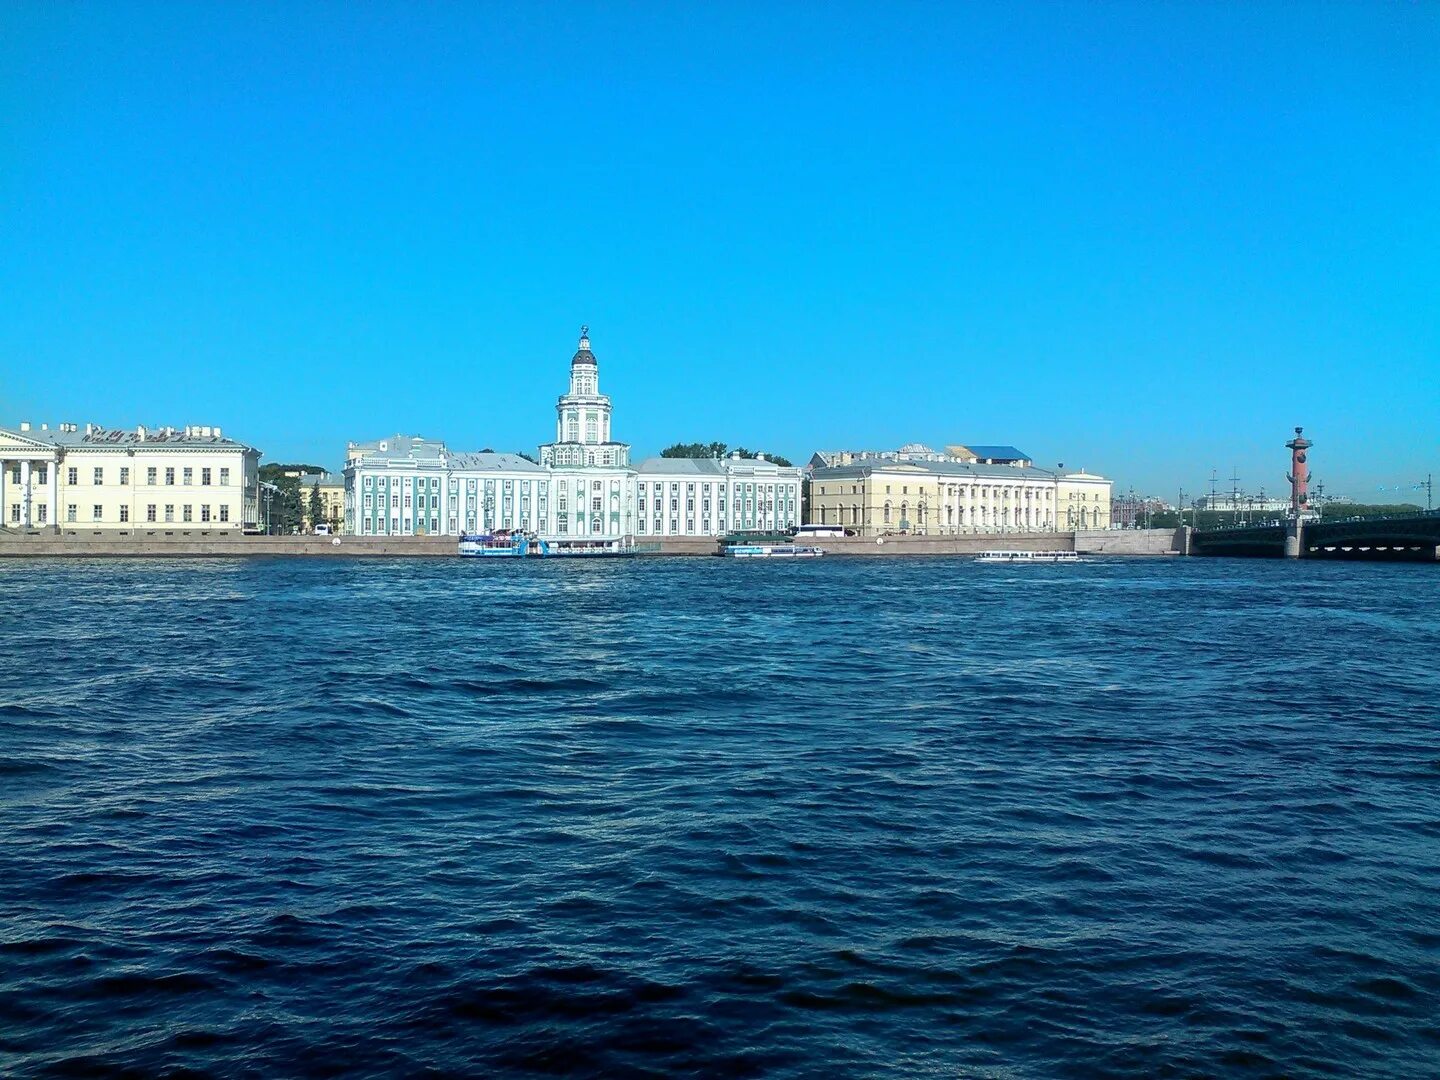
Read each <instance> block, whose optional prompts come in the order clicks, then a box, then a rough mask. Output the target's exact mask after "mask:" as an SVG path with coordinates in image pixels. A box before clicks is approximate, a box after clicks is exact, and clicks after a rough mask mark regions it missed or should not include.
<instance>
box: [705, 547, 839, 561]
mask: <svg viewBox="0 0 1440 1080" xmlns="http://www.w3.org/2000/svg"><path fill="white" fill-rule="evenodd" d="M824 554H825V550H824V549H823V548H818V547H807V546H805V545H804V544H727V545H726V546H725V555H726V556H728V557H729V558H732V559H815V558H819V557H820V556H821V555H824Z"/></svg>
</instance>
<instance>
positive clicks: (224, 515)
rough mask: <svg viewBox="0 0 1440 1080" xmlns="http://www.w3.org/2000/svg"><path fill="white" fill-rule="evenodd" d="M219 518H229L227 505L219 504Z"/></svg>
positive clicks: (222, 519) (223, 519)
mask: <svg viewBox="0 0 1440 1080" xmlns="http://www.w3.org/2000/svg"><path fill="white" fill-rule="evenodd" d="M220 520H221V521H229V520H230V507H228V506H221V507H220ZM366 524H369V523H368V522H367V523H366Z"/></svg>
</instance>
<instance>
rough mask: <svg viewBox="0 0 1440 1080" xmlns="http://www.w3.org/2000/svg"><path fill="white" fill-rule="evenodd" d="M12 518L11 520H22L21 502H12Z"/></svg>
mask: <svg viewBox="0 0 1440 1080" xmlns="http://www.w3.org/2000/svg"><path fill="white" fill-rule="evenodd" d="M17 482H18V481H17ZM10 520H11V521H19V520H20V504H19V503H11V504H10Z"/></svg>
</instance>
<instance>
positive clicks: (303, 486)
mask: <svg viewBox="0 0 1440 1080" xmlns="http://www.w3.org/2000/svg"><path fill="white" fill-rule="evenodd" d="M285 475H286V476H294V477H298V478H299V480H300V513H301V514H302V515H303V517H304V521H305V524H304V529H305V531H306V532H314V531H315V522H313V521H311V520H310V492H311V491H313V490H314V489H315V487H316V485H317V484H318V485H319V487H320V506H321V508H322V509H321V512H320V520H321V522H322V523H323V524H326V525H329V526H330V528H331V530H332V531H334V532H335V533H340V532H343V531H344V528H345V477H343V476H341V475H339V474H338V473H332V472H325V473H301V472H298V471H297V472H287V473H286V474H285Z"/></svg>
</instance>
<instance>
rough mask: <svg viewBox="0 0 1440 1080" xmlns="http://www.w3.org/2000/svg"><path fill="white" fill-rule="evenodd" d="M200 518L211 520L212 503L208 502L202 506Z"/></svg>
mask: <svg viewBox="0 0 1440 1080" xmlns="http://www.w3.org/2000/svg"><path fill="white" fill-rule="evenodd" d="M200 520H201V521H209V520H210V504H209V503H206V504H205V505H204V506H202V507H200Z"/></svg>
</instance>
